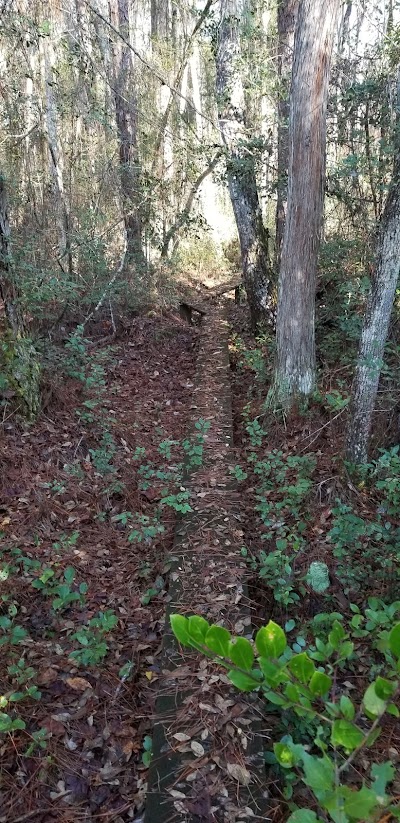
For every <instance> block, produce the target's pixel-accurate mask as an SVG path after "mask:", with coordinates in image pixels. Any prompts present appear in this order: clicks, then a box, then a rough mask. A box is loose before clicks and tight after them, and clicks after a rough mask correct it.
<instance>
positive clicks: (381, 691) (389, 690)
mask: <svg viewBox="0 0 400 823" xmlns="http://www.w3.org/2000/svg"><path fill="white" fill-rule="evenodd" d="M396 689H397V683H396V682H395V681H393V680H387V679H386V677H377V678H376V680H375V692H376V694H377V695H378V697H380V698H381V700H389V698H390V697H393V695H394V693H395V691H396Z"/></svg>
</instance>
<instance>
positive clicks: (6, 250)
mask: <svg viewBox="0 0 400 823" xmlns="http://www.w3.org/2000/svg"><path fill="white" fill-rule="evenodd" d="M0 296H1V299H2V301H3V303H4V309H5V313H6V317H7V320H8V323H9V326H10V329H11V331H12V333H13V335H14V337H19V336H20V335H21V334H23V331H24V325H23V321H22V315H21V312H20V309H19V306H18V290H17V287H16V285H15V282H14V278H13V276H12V271H11V260H10V222H9V219H8V208H7V192H6V186H5V181H4V177H3V174H2V173H1V172H0Z"/></svg>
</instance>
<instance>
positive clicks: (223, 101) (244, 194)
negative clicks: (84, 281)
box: [216, 0, 272, 329]
mask: <svg viewBox="0 0 400 823" xmlns="http://www.w3.org/2000/svg"><path fill="white" fill-rule="evenodd" d="M242 12H243V9H242V8H241V0H220V23H219V32H218V43H217V53H216V71H217V77H216V82H217V104H218V121H219V127H220V130H221V136H222V141H223V144H224V146H225V147H226V155H227V156H226V168H227V179H228V187H229V194H230V198H231V202H232V208H233V212H234V215H235V220H236V225H237V230H238V234H239V241H240V250H241V258H242V270H243V282H244V286H245V289H246V293H247V300H248V303H249V308H250V317H251V323H252V327H253V328H254V329H255V328H256V327H257V326H258V324H259V323H260V322H261V321H263V320H266V321H270V320H271V317H272V300H271V279H272V278H271V269H270V263H269V258H268V238H267V233H266V231H265V228H264V225H263V220H262V215H261V208H260V203H259V198H258V191H257V183H256V175H255V169H254V162H253V159H252V156H251V150H250V149H249V148H247V147H246V141H247V140H248V134H247V131H246V110H245V100H244V91H243V83H242V78H241V74H240V65H239V62H240V37H239V25H238V24H239V20H240V16H241V14H242Z"/></svg>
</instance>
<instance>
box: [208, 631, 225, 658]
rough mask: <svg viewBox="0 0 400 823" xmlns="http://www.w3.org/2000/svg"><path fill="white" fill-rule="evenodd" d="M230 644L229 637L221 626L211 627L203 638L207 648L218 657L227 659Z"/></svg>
mask: <svg viewBox="0 0 400 823" xmlns="http://www.w3.org/2000/svg"><path fill="white" fill-rule="evenodd" d="M230 642H231V635H230V633H229V632H228V630H227V629H224V628H222V626H211V627H210V628H209V630H208V632H207V634H206V636H205V638H204V643H205V645H206V646H207V648H208V649H211V651H212V652H215V654H218V655H219V656H220V657H229V646H230Z"/></svg>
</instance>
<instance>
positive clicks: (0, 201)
mask: <svg viewBox="0 0 400 823" xmlns="http://www.w3.org/2000/svg"><path fill="white" fill-rule="evenodd" d="M0 297H1V299H2V300H3V303H4V308H5V313H6V318H7V321H8V325H9V327H10V334H9V339H8V340H7V339H6V343H7V347H8V348H7V361H8V371H9V375H8V376H9V378H11V382H12V386H13V388H15V391H16V394H17V395H18V396H19V398H20V400H21V405H22V406H23V409H24V413H25V414H26V416H27V417H28V418H31V419H32V418H34V417H36V415H37V414H38V412H39V409H40V364H39V360H38V356H37V352H36V350H35V348H34V346H33V345H32V343H31V341H30V340H29V338H28V337H26V336H25V329H24V323H23V318H22V312H21V310H20V306H19V294H18V287H17V285H16V283H15V279H14V276H13V271H12V264H11V256H10V223H9V219H8V208H7V191H6V186H5V181H4V177H3V175H2V173H1V172H0Z"/></svg>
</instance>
